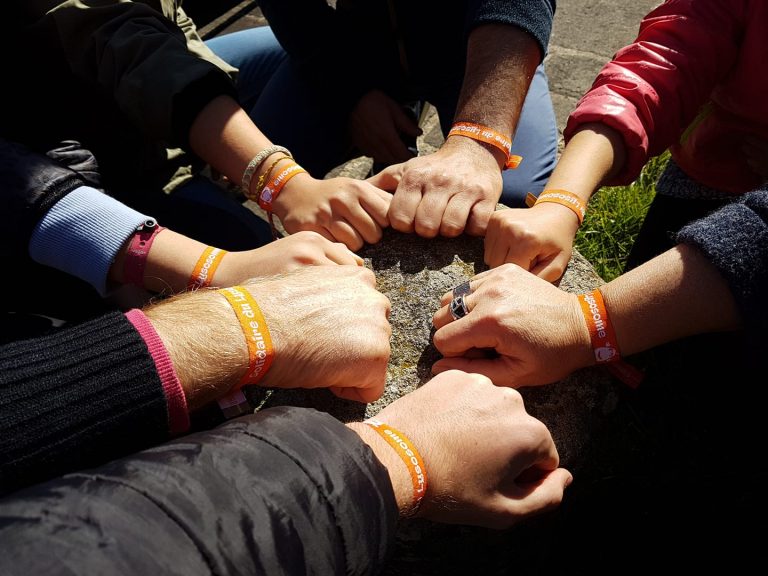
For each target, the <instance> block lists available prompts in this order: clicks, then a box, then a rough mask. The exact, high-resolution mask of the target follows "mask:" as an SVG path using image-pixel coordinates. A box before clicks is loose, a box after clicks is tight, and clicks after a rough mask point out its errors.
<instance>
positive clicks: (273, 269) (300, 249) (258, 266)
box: [215, 232, 363, 286]
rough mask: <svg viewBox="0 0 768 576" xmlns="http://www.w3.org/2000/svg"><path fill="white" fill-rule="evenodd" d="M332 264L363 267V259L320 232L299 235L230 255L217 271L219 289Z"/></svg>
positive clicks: (298, 233)
mask: <svg viewBox="0 0 768 576" xmlns="http://www.w3.org/2000/svg"><path fill="white" fill-rule="evenodd" d="M329 264H342V265H343V264H352V265H357V266H362V265H363V259H362V258H360V257H359V256H358V255H357V254H355V253H354V252H351V251H350V250H349V249H348V248H347V247H346V246H345V245H344V244H341V243H339V242H331V241H330V240H327V239H326V238H323V237H322V236H320V234H318V233H316V232H297V233H296V234H293V235H291V236H286V237H285V238H280V239H279V240H276V241H274V242H270V243H269V244H266V245H265V246H262V247H260V248H256V249H254V250H247V251H243V252H230V253H228V254H227V255H226V256H224V258H223V259H222V260H221V264H220V265H219V268H218V269H217V271H216V276H215V285H216V286H233V285H235V284H239V283H240V282H243V281H245V280H248V279H250V278H256V277H265V276H273V275H275V274H282V273H285V272H291V271H292V270H296V269H297V268H302V267H304V266H322V265H329Z"/></svg>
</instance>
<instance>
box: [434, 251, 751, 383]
mask: <svg viewBox="0 0 768 576" xmlns="http://www.w3.org/2000/svg"><path fill="white" fill-rule="evenodd" d="M470 286H471V290H472V292H471V294H470V295H469V296H467V297H465V302H466V303H467V306H468V308H469V314H467V315H466V316H465V317H463V318H460V319H459V320H453V318H452V317H451V315H450V312H449V310H448V304H449V303H450V300H451V293H450V292H449V293H446V294H445V295H443V298H442V301H441V303H442V308H440V309H439V310H438V311H437V312H436V313H435V315H434V318H433V322H434V325H435V328H437V330H436V332H435V334H434V343H435V346H436V347H437V349H438V350H439V351H440V352H441V353H442V354H443V356H444V358H443V359H441V360H438V361H437V362H436V363H435V364H434V365H433V367H432V371H433V373H441V372H443V371H445V370H454V369H457V370H464V371H467V372H474V373H478V374H483V375H485V376H487V377H488V378H490V379H491V380H492V381H493V382H494V383H495V384H497V385H500V386H512V387H515V388H517V387H521V386H535V385H541V384H548V383H551V382H555V381H557V380H560V379H562V378H564V377H566V376H567V375H569V374H570V373H571V372H573V371H574V370H577V369H579V368H583V367H586V366H591V365H593V364H594V363H595V358H594V354H593V352H592V349H591V342H590V337H589V332H588V330H587V325H586V322H585V320H584V316H583V314H582V312H581V308H580V305H579V302H578V299H577V295H575V294H570V293H567V292H564V291H562V290H560V289H559V288H557V287H555V286H553V285H552V284H550V283H549V282H547V281H545V280H543V279H542V278H539V277H537V276H535V275H533V274H531V273H529V272H527V271H526V270H524V269H522V268H521V267H519V266H516V265H515V264H505V265H503V266H500V267H499V268H495V269H493V270H489V271H486V272H483V273H481V274H478V275H477V276H476V277H475V278H474V279H473V280H472V282H471V283H470ZM600 291H601V292H602V294H603V298H604V300H605V306H606V310H607V312H608V315H609V318H610V320H611V322H612V323H613V326H614V330H615V332H616V337H617V339H618V347H619V350H620V351H621V353H622V354H623V355H631V354H635V353H638V352H642V351H644V350H647V349H650V348H652V347H654V346H658V345H661V344H664V343H666V342H670V341H672V340H677V339H680V338H685V337H687V336H692V335H695V334H703V333H708V332H720V331H733V330H739V329H740V328H741V327H742V320H741V318H740V315H739V312H738V310H737V308H736V305H735V303H734V299H733V296H732V294H731V292H730V290H729V288H728V285H727V284H726V282H725V280H724V279H723V278H722V276H720V273H719V272H718V271H717V269H716V268H715V267H714V266H713V265H712V264H711V263H710V262H709V261H708V260H707V259H706V258H705V257H704V256H703V255H702V254H701V253H700V252H698V251H697V250H696V249H695V248H692V247H690V246H687V245H678V246H676V247H675V248H673V249H671V250H668V251H667V252H665V253H664V254H661V255H660V256H657V257H656V258H654V259H652V260H650V261H649V262H646V263H645V264H643V265H642V266H639V267H637V268H635V269H633V270H631V271H630V272H628V273H626V274H624V275H622V276H620V277H618V278H616V279H615V280H613V281H611V282H609V283H608V284H605V285H604V286H601V287H600ZM713 303H717V305H716V306H713V305H712V304H713ZM477 349H491V350H493V351H494V352H495V353H496V356H495V357H493V358H489V357H487V355H486V354H483V355H480V357H478V354H477Z"/></svg>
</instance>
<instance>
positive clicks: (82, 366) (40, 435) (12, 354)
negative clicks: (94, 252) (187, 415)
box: [0, 312, 169, 494]
mask: <svg viewBox="0 0 768 576" xmlns="http://www.w3.org/2000/svg"><path fill="white" fill-rule="evenodd" d="M168 429H169V426H168V407H167V402H166V398H165V394H164V392H163V387H162V383H161V381H160V377H159V376H158V374H157V371H156V369H155V364H154V362H153V360H152V357H151V356H150V354H149V351H148V349H147V346H146V344H145V343H144V340H143V339H142V337H141V336H140V335H139V333H138V332H137V331H136V330H135V329H134V327H133V325H132V324H131V323H130V322H129V321H128V319H127V318H126V317H125V316H124V315H123V314H120V313H117V312H115V313H110V314H107V315H105V316H102V317H99V318H97V319H94V320H91V321H88V322H85V323H83V324H79V325H76V326H73V327H71V328H64V329H59V330H56V331H54V332H52V333H50V334H48V335H45V336H42V337H38V338H34V339H29V340H21V341H16V342H12V343H10V344H5V345H3V346H0V494H4V493H7V492H9V491H11V490H14V489H16V488H19V487H21V486H25V485H28V484H31V483H34V482H38V481H40V480H43V479H47V478H51V477H53V476H56V475H59V474H62V473H64V472H68V471H71V470H74V469H77V468H81V467H83V466H92V465H95V464H99V463H102V462H105V461H107V460H110V459H112V458H114V457H117V456H122V455H124V454H128V453H131V452H134V451H136V450H139V449H142V448H145V447H147V446H150V445H154V444H157V443H159V442H161V441H163V440H165V439H167V437H168Z"/></svg>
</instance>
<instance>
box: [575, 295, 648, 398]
mask: <svg viewBox="0 0 768 576" xmlns="http://www.w3.org/2000/svg"><path fill="white" fill-rule="evenodd" d="M579 304H580V305H581V312H582V314H584V320H585V321H586V323H587V329H588V330H589V337H590V339H591V341H592V350H593V351H594V353H595V361H596V362H597V363H598V364H606V363H609V364H608V366H607V367H608V369H609V370H610V371H611V373H612V374H613V375H614V376H616V377H617V378H619V379H620V380H621V381H622V382H624V383H625V384H626V385H627V386H629V387H631V388H637V386H639V385H640V383H641V382H642V381H643V378H644V374H643V373H642V372H641V371H640V370H638V369H637V368H635V367H634V366H632V365H631V364H628V363H626V362H624V361H623V360H622V359H621V354H620V353H619V344H618V341H617V340H616V333H615V332H614V330H613V325H612V324H611V321H610V320H609V319H608V310H606V308H605V302H604V301H603V294H602V292H600V290H599V289H595V290H593V291H592V292H588V293H586V294H579Z"/></svg>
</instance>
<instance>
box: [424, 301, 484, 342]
mask: <svg viewBox="0 0 768 576" xmlns="http://www.w3.org/2000/svg"><path fill="white" fill-rule="evenodd" d="M463 298H464V306H465V308H466V313H465V314H464V317H465V318H466V317H467V316H469V313H470V312H472V308H473V305H474V301H473V295H472V294H465V295H464V297H463ZM452 301H453V291H451V298H450V301H449V302H448V304H446V305H443V306H442V307H441V308H440V309H439V310H438V311H437V312H435V314H434V316H432V324H433V325H434V326H435V328H442V327H444V326H446V325H448V324H450V323H451V322H458V321H459V320H462V318H454V317H453V314H452V313H451V309H450V308H451V306H450V305H451V302H452ZM435 336H437V334H435Z"/></svg>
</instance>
